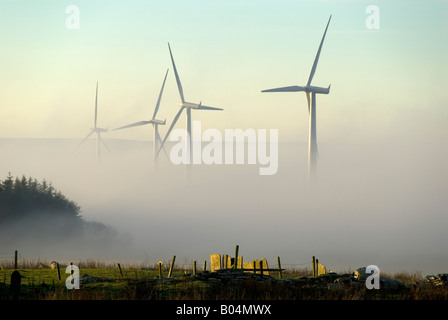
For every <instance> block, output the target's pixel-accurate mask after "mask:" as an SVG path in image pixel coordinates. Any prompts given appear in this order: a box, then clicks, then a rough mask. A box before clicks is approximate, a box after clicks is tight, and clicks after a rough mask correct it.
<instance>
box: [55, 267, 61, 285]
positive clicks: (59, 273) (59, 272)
mask: <svg viewBox="0 0 448 320" xmlns="http://www.w3.org/2000/svg"><path fill="white" fill-rule="evenodd" d="M56 267H57V268H58V279H59V281H61V269H59V262H56Z"/></svg>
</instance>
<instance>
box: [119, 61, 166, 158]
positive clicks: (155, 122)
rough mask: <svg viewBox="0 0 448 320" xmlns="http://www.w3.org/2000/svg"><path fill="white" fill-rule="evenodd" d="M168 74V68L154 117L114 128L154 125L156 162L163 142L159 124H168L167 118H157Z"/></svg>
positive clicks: (154, 154)
mask: <svg viewBox="0 0 448 320" xmlns="http://www.w3.org/2000/svg"><path fill="white" fill-rule="evenodd" d="M167 75H168V69H167V70H166V73H165V78H164V79H163V83H162V88H161V89H160V93H159V98H158V99H157V103H156V107H155V109H154V114H153V115H152V119H151V120H147V121H139V122H135V123H131V124H128V125H125V126H123V127H119V128H116V129H114V130H120V129H125V128H131V127H137V126H143V125H146V124H152V126H153V128H154V143H153V156H154V164H156V161H157V150H158V149H159V142H162V139H161V138H160V134H159V125H165V124H166V120H163V121H162V120H157V119H156V115H157V111H159V106H160V100H161V99H162V93H163V88H164V87H165V81H166V77H167Z"/></svg>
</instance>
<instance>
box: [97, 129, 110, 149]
mask: <svg viewBox="0 0 448 320" xmlns="http://www.w3.org/2000/svg"><path fill="white" fill-rule="evenodd" d="M98 139H100V141H101V142H102V143H103V145H104V146H105V147H106V149H107V151H110V149H109V147H108V146H107V144H106V142H104V140H103V138H101V135H100V134H99V133H98Z"/></svg>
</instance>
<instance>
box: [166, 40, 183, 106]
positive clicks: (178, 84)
mask: <svg viewBox="0 0 448 320" xmlns="http://www.w3.org/2000/svg"><path fill="white" fill-rule="evenodd" d="M168 49H170V56H171V62H172V64H173V69H174V75H175V76H176V82H177V88H178V89H179V94H180V99H181V100H182V103H184V102H185V99H184V91H183V90H182V84H181V83H180V79H179V74H178V73H177V69H176V64H175V63H174V58H173V54H172V52H171V47H170V44H169V43H168Z"/></svg>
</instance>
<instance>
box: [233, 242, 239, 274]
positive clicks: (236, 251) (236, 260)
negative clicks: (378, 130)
mask: <svg viewBox="0 0 448 320" xmlns="http://www.w3.org/2000/svg"><path fill="white" fill-rule="evenodd" d="M238 249H239V246H238V245H236V247H235V260H233V269H238Z"/></svg>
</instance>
